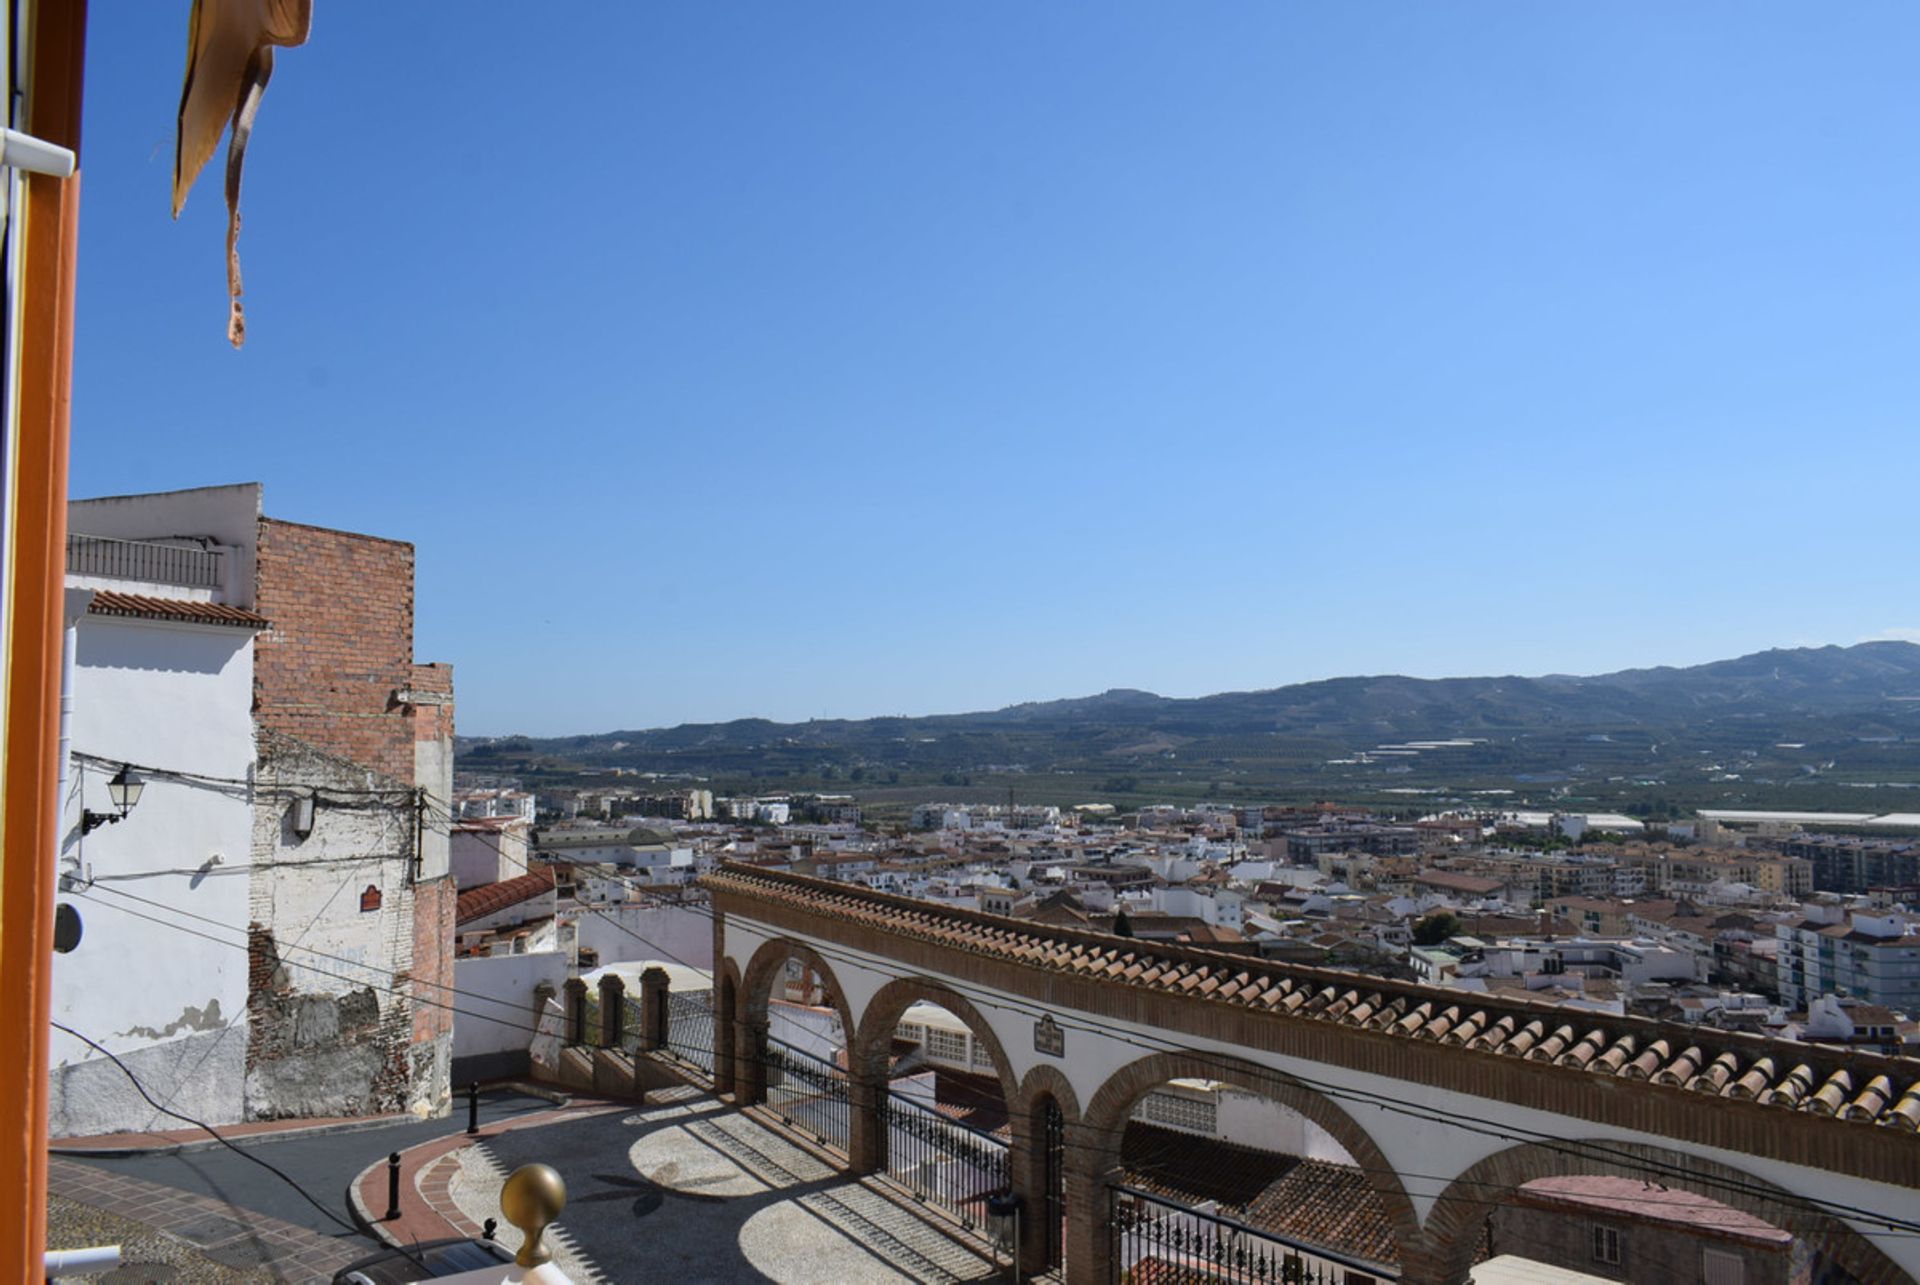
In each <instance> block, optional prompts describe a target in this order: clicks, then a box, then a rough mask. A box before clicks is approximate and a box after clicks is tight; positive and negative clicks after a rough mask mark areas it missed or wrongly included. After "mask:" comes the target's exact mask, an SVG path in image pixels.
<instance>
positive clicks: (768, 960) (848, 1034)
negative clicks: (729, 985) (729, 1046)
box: [732, 937, 854, 1101]
mask: <svg viewBox="0 0 1920 1285" xmlns="http://www.w3.org/2000/svg"><path fill="white" fill-rule="evenodd" d="M789 959H797V960H799V961H800V962H802V963H803V964H805V965H807V967H809V968H811V969H813V971H814V972H816V973H818V974H819V975H820V977H821V979H822V981H823V982H824V983H825V985H826V988H827V998H828V1000H829V1001H830V1002H831V1003H832V1005H833V1010H834V1012H836V1013H838V1014H839V1016H840V1030H841V1032H842V1038H844V1039H847V1040H849V1041H851V1040H852V1038H853V1031H854V1022H853V1010H852V1009H850V1008H849V1007H848V1006H847V993H846V991H845V990H844V989H842V987H841V985H840V978H839V977H838V976H836V975H835V973H834V971H833V968H832V967H831V966H830V965H829V964H828V963H827V961H826V960H825V959H823V958H821V956H820V952H818V951H816V950H815V949H814V948H813V947H811V946H809V945H807V944H806V943H805V942H803V941H795V940H794V939H793V938H791V937H770V938H768V939H767V940H766V941H763V942H761V943H760V946H759V948H758V949H756V950H755V951H754V952H753V958H752V959H750V960H748V961H747V967H746V972H745V973H744V974H743V975H742V977H741V981H740V985H739V988H738V989H737V990H736V991H735V992H734V1014H735V1019H736V1020H735V1028H736V1029H738V1028H740V1027H746V1028H749V1029H753V1030H758V1031H761V1032H764V1031H765V1030H766V1027H767V1004H768V1002H769V1000H771V999H772V996H773V979H774V976H775V974H776V973H777V972H778V971H779V969H780V966H781V965H782V964H784V963H786V962H787V961H788V960H789ZM732 1052H733V1054H734V1057H735V1074H734V1078H735V1082H736V1083H740V1082H742V1081H746V1082H748V1083H751V1084H754V1085H758V1084H760V1083H761V1082H762V1081H761V1078H760V1076H759V1075H758V1073H757V1072H754V1073H753V1075H752V1078H751V1079H750V1080H748V1079H747V1077H745V1076H743V1075H741V1070H742V1069H743V1068H741V1067H740V1065H739V1061H738V1059H739V1058H740V1057H742V1056H745V1055H747V1050H745V1049H742V1048H740V1047H738V1046H737V1043H736V1047H735V1048H734V1049H733V1050H732ZM755 1055H756V1056H757V1052H756V1054H755ZM748 1069H749V1070H751V1069H750V1068H748ZM748 1096H749V1097H750V1098H751V1099H752V1100H753V1101H758V1100H759V1095H758V1092H757V1091H756V1092H752V1093H749V1094H748Z"/></svg>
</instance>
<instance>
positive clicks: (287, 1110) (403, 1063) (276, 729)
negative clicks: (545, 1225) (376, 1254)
mask: <svg viewBox="0 0 1920 1285" xmlns="http://www.w3.org/2000/svg"><path fill="white" fill-rule="evenodd" d="M258 530H259V550H258V561H257V564H256V570H255V607H256V609H257V610H258V612H259V613H260V614H261V615H262V616H265V617H267V618H268V619H269V620H271V621H272V625H271V627H270V628H268V629H266V630H264V631H262V632H261V633H260V634H259V635H258V636H257V638H256V641H255V647H254V720H255V726H256V729H257V733H258V735H259V738H260V745H261V778H262V781H263V782H265V783H269V784H270V785H273V786H277V787H278V789H279V794H277V795H275V794H272V793H270V792H263V795H262V803H261V806H260V808H259V809H258V811H257V815H256V825H255V842H254V862H255V876H254V879H253V883H252V894H253V901H254V906H253V910H252V914H253V918H254V921H255V923H256V925H257V926H258V928H259V931H260V932H261V933H263V934H266V935H268V936H269V937H277V938H278V939H279V941H280V943H281V949H282V951H283V952H284V953H286V955H287V956H288V958H287V959H286V960H284V961H282V962H283V963H285V964H300V963H319V964H320V965H321V967H323V968H326V969H329V970H331V971H333V972H342V973H347V974H350V975H352V980H353V981H354V982H364V983H366V984H367V986H369V987H370V989H367V993H369V994H370V995H371V996H372V997H373V1000H374V1001H375V1003H376V1004H377V1020H373V1021H370V1022H362V1021H360V1020H359V1018H360V1017H361V1014H360V1013H359V1009H358V1008H357V1007H354V1008H353V1010H352V1012H351V1013H349V1012H348V1009H349V1007H350V1003H349V997H350V996H352V995H355V994H358V993H360V991H361V990H362V989H366V987H356V986H350V985H349V984H348V983H347V982H344V981H342V980H341V979H339V978H329V977H327V976H326V975H325V974H324V973H321V972H317V971H315V970H314V969H305V970H302V969H301V968H298V967H294V968H291V969H288V968H284V967H283V968H282V969H281V970H280V976H279V977H278V978H277V979H276V980H275V983H274V984H273V985H271V986H269V987H268V988H267V989H266V990H264V991H262V990H259V989H258V988H256V993H255V995H254V999H253V1003H252V1006H251V1007H252V1031H251V1034H250V1047H249V1061H248V1111H249V1113H250V1114H253V1115H255V1116H271V1115H284V1114H300V1113H302V1112H305V1111H309V1110H312V1109H314V1108H315V1107H316V1106H319V1105H322V1104H326V1105H329V1106H331V1108H332V1109H334V1110H338V1111H342V1112H346V1113H354V1112H361V1111H365V1112H374V1111H388V1110H413V1111H416V1112H428V1113H439V1112H441V1111H444V1110H445V1109H446V1108H447V1105H448V1103H449V1101H450V1099H449V1097H448V1085H447V1066H448V1062H449V1059H450V1057H451V1052H452V1038H453V1014H452V1013H451V1012H450V1011H449V1009H448V1008H447V1007H446V1005H447V1004H448V1003H449V1002H450V996H451V994H452V989H451V988H452V982H453V916H454V899H455V895H456V890H455V888H454V884H453V880H452V879H451V878H448V877H445V875H444V872H445V870H446V861H445V849H446V843H445V838H444V831H445V827H444V826H436V827H434V828H435V830H436V831H437V832H435V833H429V832H428V831H427V827H428V826H431V825H432V822H431V820H430V818H427V817H424V816H423V815H422V811H421V807H420V800H419V798H418V797H417V795H416V788H424V789H426V790H427V791H429V792H430V793H431V794H432V795H433V796H434V798H435V799H437V800H439V802H440V805H441V806H442V807H444V806H445V800H444V797H443V796H444V795H445V794H446V793H447V792H448V790H449V788H450V780H448V779H447V777H448V775H449V774H450V772H451V763H452V738H453V715H454V706H453V669H452V667H451V666H449V665H417V664H415V663H414V659H413V607H414V587H413V581H414V551H413V546H412V545H410V544H406V543H404V542H401V541H397V540H386V539H380V538H378V537H375V536H368V535H359V534H354V533H351V532H345V531H333V530H328V529H326V528H323V527H313V526H306V525H303V524H300V523H296V522H283V521H280V520H278V519H273V518H263V519H261V520H260V523H259V528H258ZM315 791H317V792H318V794H317V798H318V801H319V807H318V809H317V812H318V822H317V826H316V829H315V831H314V832H313V834H311V835H309V836H306V837H301V836H298V835H296V834H293V833H292V832H291V831H290V829H289V827H288V825H287V822H286V820H285V818H284V816H283V815H282V814H283V812H284V810H285V809H286V807H287V806H288V802H287V801H288V799H290V798H292V797H295V796H298V795H300V794H302V793H313V792H315ZM345 858H352V859H364V860H344V861H343V859H345ZM316 861H318V862H322V863H324V864H319V865H316ZM319 871H326V872H328V873H327V874H326V876H325V879H324V882H323V881H322V879H321V876H320V875H319V874H318V873H317V872H319ZM343 881H344V882H343ZM369 888H371V889H373V890H374V891H375V892H376V893H377V894H378V896H376V897H372V898H370V899H369V901H368V903H367V904H368V905H369V906H370V907H371V906H376V905H377V906H378V909H367V910H363V909H361V905H362V902H361V894H362V893H364V892H365V891H366V890H367V889H369ZM294 944H313V945H316V946H319V947H320V948H322V949H326V950H328V951H330V952H331V953H333V954H335V955H337V956H344V957H346V958H350V959H354V960H360V961H364V962H365V964H366V965H367V969H366V970H365V975H364V977H362V976H361V975H359V974H358V973H357V971H356V970H354V969H352V968H343V967H342V966H341V965H339V964H331V965H328V964H326V963H325V962H324V961H317V960H313V959H311V958H310V957H302V956H301V955H299V953H298V952H297V951H293V950H292V949H291V946H292V945H294ZM355 1003H357V1001H355ZM330 1010H331V1011H330ZM348 1018H352V1019H353V1020H352V1021H348V1020H347V1019H348ZM335 1023H337V1024H338V1029H339V1037H338V1039H337V1040H335V1042H334V1043H333V1045H332V1047H331V1048H327V1047H324V1046H322V1045H321V1044H317V1043H314V1042H313V1032H315V1031H322V1030H325V1029H327V1028H329V1027H330V1026H332V1025H334V1024H335Z"/></svg>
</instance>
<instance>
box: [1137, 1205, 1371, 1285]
mask: <svg viewBox="0 0 1920 1285" xmlns="http://www.w3.org/2000/svg"><path fill="white" fill-rule="evenodd" d="M1108 1192H1109V1199H1110V1200H1111V1202H1112V1204H1111V1210H1110V1216H1109V1219H1108V1224H1107V1225H1108V1229H1109V1231H1110V1232H1111V1234H1112V1236H1113V1267H1114V1276H1115V1279H1117V1280H1120V1281H1145V1280H1153V1281H1178V1282H1181V1285H1382V1283H1383V1282H1389V1281H1395V1280H1398V1279H1399V1277H1400V1273H1399V1272H1398V1271H1397V1270H1394V1269H1392V1268H1387V1267H1382V1266H1378V1265H1375V1264H1372V1263H1366V1262H1362V1261H1360V1260H1358V1259H1353V1258H1348V1257H1347V1256H1346V1255H1344V1254H1340V1253H1337V1252H1335V1251H1333V1250H1330V1249H1325V1248H1322V1247H1320V1246H1318V1245H1311V1244H1308V1243H1307V1242H1305V1241H1299V1240H1295V1239H1293V1238H1292V1237H1290V1236H1282V1235H1280V1234H1278V1233H1276V1232H1270V1231H1263V1230H1261V1229H1260V1228H1258V1227H1253V1226H1249V1225H1248V1224H1246V1223H1243V1222H1240V1221H1238V1220H1236V1219H1233V1218H1227V1217H1224V1216H1222V1215H1220V1214H1216V1213H1210V1212H1208V1211H1207V1210H1204V1209H1196V1208H1194V1207H1192V1206H1190V1205H1182V1204H1179V1203H1178V1202H1176V1201H1172V1200H1163V1199H1161V1198H1160V1197H1159V1196H1155V1195H1152V1194H1150V1193H1148V1192H1144V1191H1138V1190H1135V1189H1134V1188H1132V1187H1119V1186H1116V1187H1110V1188H1108Z"/></svg>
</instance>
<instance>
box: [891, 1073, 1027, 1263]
mask: <svg viewBox="0 0 1920 1285" xmlns="http://www.w3.org/2000/svg"><path fill="white" fill-rule="evenodd" d="M880 1124H881V1128H882V1130H883V1135H882V1136H884V1137H885V1138H886V1144H887V1176H888V1177H890V1178H892V1179H893V1180H894V1181H895V1182H897V1183H899V1184H901V1185H902V1186H904V1187H905V1188H906V1189H907V1190H908V1191H910V1192H912V1193H913V1196H914V1198H915V1199H917V1200H922V1201H925V1202H927V1203H930V1204H934V1205H938V1206H940V1207H941V1208H942V1209H945V1210H946V1211H947V1212H948V1213H950V1214H952V1215H953V1216H954V1217H956V1218H958V1219H959V1220H960V1222H961V1223H962V1224H963V1225H964V1226H966V1227H968V1228H969V1229H971V1228H975V1227H980V1226H983V1225H984V1224H985V1222H986V1213H987V1197H988V1196H991V1195H993V1194H994V1193H995V1192H1000V1191H1005V1190H1007V1189H1008V1188H1009V1187H1010V1186H1011V1185H1012V1172H1013V1171H1012V1166H1011V1165H1010V1164H1009V1162H1008V1159H1007V1143H1006V1141H1005V1140H1004V1139H1002V1138H997V1137H995V1136H994V1135H993V1134H991V1133H987V1132H984V1131H983V1130H980V1129H975V1128H972V1127H971V1126H968V1125H964V1124H961V1123H960V1122H959V1121H957V1120H949V1119H947V1118H946V1117H945V1116H943V1115H940V1114H938V1113H936V1112H934V1111H932V1110H930V1109H929V1108H928V1107H927V1106H925V1105H923V1104H922V1103H920V1102H918V1101H916V1100H914V1099H913V1098H909V1097H907V1096H906V1095H905V1094H902V1093H898V1092H895V1091H894V1090H892V1089H888V1090H886V1092H885V1093H884V1094H883V1095H882V1096H881V1099H880Z"/></svg>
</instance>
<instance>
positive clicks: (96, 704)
mask: <svg viewBox="0 0 1920 1285" xmlns="http://www.w3.org/2000/svg"><path fill="white" fill-rule="evenodd" d="M252 640H253V635H252V634H251V633H250V632H249V631H246V630H241V629H230V628H213V627H207V626H197V625H180V624H172V623H168V622H162V621H150V620H137V619H125V618H118V617H104V616H89V617H83V618H82V619H81V620H80V622H79V635H78V650H77V655H76V662H75V671H74V677H73V717H72V724H71V737H72V748H73V749H74V750H75V751H76V752H80V753H85V754H90V755H97V756H100V757H103V758H107V759H111V760H116V761H126V762H131V763H135V764H143V765H149V766H152V767H156V768H167V769H172V770H175V771H181V772H192V773H198V774H203V775H206V776H211V777H220V778H228V779H232V780H238V781H241V782H245V781H246V779H247V777H248V775H249V771H250V768H251V764H252V760H253V718H252V713H251V710H252V702H253V650H252ZM115 770H116V769H115V768H113V767H98V766H93V765H84V766H83V765H79V764H75V765H74V766H73V767H71V768H70V769H69V776H68V781H67V793H66V797H65V798H64V799H63V800H62V801H61V802H62V808H61V830H60V834H61V838H60V869H61V872H62V876H63V879H62V883H63V890H64V892H65V894H66V895H63V896H62V898H61V900H63V901H67V902H69V903H71V904H72V905H74V906H75V907H76V908H77V909H78V910H79V912H80V916H81V920H82V922H83V925H84V934H83V936H82V939H81V942H80V946H79V948H78V949H77V950H75V951H73V952H72V953H71V954H66V955H56V956H55V957H54V965H53V1016H54V1018H55V1020H57V1021H59V1022H62V1023H64V1024H66V1025H68V1026H71V1027H73V1028H74V1029H75V1030H78V1031H81V1032H83V1033H85V1034H86V1035H87V1036H89V1037H90V1038H92V1039H94V1040H96V1041H98V1042H99V1043H101V1044H103V1045H105V1046H106V1047H107V1048H109V1049H112V1050H113V1051H114V1053H116V1054H118V1055H120V1056H121V1057H122V1058H123V1059H124V1060H125V1061H126V1062H127V1064H128V1066H129V1067H130V1068H131V1069H132V1070H133V1071H134V1073H135V1074H136V1075H138V1076H139V1077H140V1079H141V1081H142V1083H144V1084H145V1085H146V1086H147V1089H148V1091H149V1092H151V1093H153V1095H154V1096H155V1097H156V1098H158V1099H160V1100H161V1101H162V1102H165V1103H167V1104H168V1105H170V1106H173V1107H174V1108H175V1109H177V1110H180V1111H184V1112H186V1113H187V1114H189V1115H194V1116H198V1117H200V1118H202V1119H205V1120H208V1121H209V1122H211V1123H231V1122H233V1121H236V1120H239V1119H240V1118H241V1116H242V1111H243V1096H242V1089H243V1084H244V1079H245V1074H246V1053H247V1033H246V1014H247V956H246V951H245V944H246V926H247V912H248V907H247V865H248V859H249V849H250V846H251V845H250V840H249V834H250V826H251V817H252V809H251V806H250V804H249V801H248V787H247V786H246V785H245V784H240V785H227V786H221V785H217V784H209V783H190V782H182V781H176V780H170V779H165V778H162V777H157V776H149V777H148V778H147V781H146V789H145V791H144V792H143V793H142V794H141V796H140V801H139V803H138V804H137V805H136V806H135V807H134V809H133V811H132V812H131V813H130V814H129V815H128V816H127V818H126V819H125V820H123V821H120V822H118V823H115V824H112V825H106V826H102V827H101V828H99V829H97V830H95V831H94V832H93V833H92V834H89V835H85V836H82V835H81V834H80V828H79V827H80V814H81V811H82V809H83V808H85V809H91V810H92V811H95V812H111V811H114V809H113V808H112V807H111V805H110V804H109V802H108V799H107V779H108V777H110V776H111V775H113V772H114V771H115ZM89 880H90V881H92V886H91V887H88V886H87V884H88V881H89ZM121 893H124V894H129V895H126V896H123V895H118V894H121ZM134 898H140V899H142V900H134ZM149 902H157V903H159V904H158V905H152V904H148V903H149ZM140 916H147V918H141V917H140ZM196 917H197V918H196ZM152 920H159V921H161V922H157V923H156V922H151V921H152ZM196 933H199V934H205V935H206V937H213V938H218V939H219V941H217V942H216V941H209V940H206V938H205V937H202V936H195V935H193V934H196ZM222 943H225V944H222ZM51 1058H52V1076H51V1079H52V1085H51V1091H52V1101H51V1113H52V1115H51V1128H52V1132H53V1134H54V1136H56V1137H59V1136H73V1135H81V1134H89V1133H104V1132H113V1131H118V1130H123V1129H142V1128H147V1127H161V1128H168V1127H173V1126H172V1124H169V1123H164V1122H161V1121H160V1120H159V1118H158V1117H156V1115H155V1113H154V1111H153V1109H152V1108H151V1107H149V1106H147V1105H146V1103H144V1102H143V1101H141V1099H140V1097H139V1095H138V1094H137V1093H136V1092H135V1091H134V1089H133V1086H132V1085H131V1084H130V1083H129V1082H128V1081H127V1078H126V1076H125V1075H124V1074H123V1073H122V1072H121V1071H120V1070H118V1069H117V1068H115V1067H114V1066H113V1065H112V1063H110V1062H108V1061H107V1060H106V1059H104V1058H101V1057H99V1055H97V1054H95V1053H94V1052H93V1051H92V1050H90V1049H88V1048H87V1047H86V1046H85V1045H84V1044H82V1043H80V1042H79V1041H78V1040H75V1039H72V1038H71V1037H69V1036H67V1035H65V1034H62V1033H61V1032H58V1031H55V1032H54V1033H53V1042H52V1050H51Z"/></svg>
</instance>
